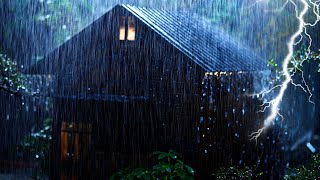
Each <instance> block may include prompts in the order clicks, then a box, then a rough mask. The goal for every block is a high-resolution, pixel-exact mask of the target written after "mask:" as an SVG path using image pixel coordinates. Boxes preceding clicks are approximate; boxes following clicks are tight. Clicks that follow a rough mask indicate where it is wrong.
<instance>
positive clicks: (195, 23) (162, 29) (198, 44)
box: [27, 5, 267, 73]
mask: <svg viewBox="0 0 320 180" xmlns="http://www.w3.org/2000/svg"><path fill="white" fill-rule="evenodd" d="M115 8H123V9H125V10H126V11H128V12H130V13H131V14H133V15H134V16H136V17H137V18H138V19H139V20H141V21H142V22H143V23H145V24H146V25H147V26H148V27H149V28H151V29H152V30H154V31H155V32H156V33H158V34H159V35H160V36H162V37H163V38H164V39H165V40H167V41H168V43H170V44H172V45H173V46H174V47H176V48H177V49H179V50H180V51H181V52H182V53H183V54H185V55H186V56H188V57H189V58H190V59H192V60H193V61H194V62H195V63H197V64H198V65H200V66H201V67H202V68H203V69H204V70H205V71H209V72H216V71H259V70H265V69H266V68H267V65H266V62H265V61H264V60H262V59H261V58H260V57H259V56H257V55H256V54H255V53H254V52H252V50H250V49H248V48H247V47H245V46H243V45H242V44H240V43H238V42H236V41H235V40H233V39H232V38H231V37H230V36H229V35H227V34H226V33H225V32H223V31H221V30H219V29H218V28H216V27H214V26H212V25H210V24H208V23H207V22H206V21H204V20H203V19H202V18H201V17H198V16H196V15H194V14H190V13H187V12H179V11H166V10H160V9H152V8H143V7H136V6H130V5H117V6H115V7H113V8H112V9H115ZM112 9H111V10H109V11H108V12H110V11H112ZM108 12H107V13H105V15H103V16H102V17H101V18H99V19H98V20H96V21H94V22H93V23H92V24H90V25H89V26H88V27H86V28H84V29H83V30H82V31H80V32H79V33H78V34H76V35H75V36H73V37H72V38H71V39H69V40H68V41H67V42H65V43H64V44H62V45H61V46H60V47H58V48H57V49H55V50H53V51H52V52H51V53H49V54H48V55H47V56H45V58H44V60H41V61H39V62H37V63H36V64H35V65H33V66H31V68H28V69H27V72H28V73H39V72H41V73H52V71H54V70H55V68H52V67H56V66H57V65H53V64H54V63H55V64H60V65H62V64H61V63H60V62H59V63H57V62H51V61H52V59H55V58H50V57H54V56H58V55H57V54H59V52H60V51H62V50H61V49H63V48H68V47H69V49H70V50H73V51H80V50H77V49H76V48H74V46H73V45H72V44H73V43H77V38H80V36H86V35H85V34H86V33H87V32H90V30H89V29H94V28H95V26H98V27H97V28H101V27H99V26H101V25H100V22H101V21H103V20H104V19H106V18H104V17H105V16H107V15H108ZM86 30H88V31H86ZM88 37H90V36H86V37H85V38H88ZM50 59H51V61H50ZM59 61H62V62H64V60H61V59H59ZM44 67H47V69H45V68H44ZM47 71H48V72H47ZM49 71H50V72H49Z"/></svg>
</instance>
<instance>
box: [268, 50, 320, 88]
mask: <svg viewBox="0 0 320 180" xmlns="http://www.w3.org/2000/svg"><path fill="white" fill-rule="evenodd" d="M312 61H315V62H316V63H317V64H318V72H320V52H314V51H308V49H307V48H305V47H301V48H300V49H298V50H296V51H295V52H294V54H293V57H292V58H291V60H290V62H289V64H288V70H289V73H290V74H291V75H292V76H293V75H294V74H295V73H298V74H299V73H301V72H303V70H304V63H310V62H312ZM268 66H269V67H270V69H271V72H272V77H271V84H272V85H278V84H280V83H282V81H283V79H284V74H283V71H282V69H280V67H279V66H278V64H277V63H276V61H275V60H274V59H271V60H269V61H268Z"/></svg>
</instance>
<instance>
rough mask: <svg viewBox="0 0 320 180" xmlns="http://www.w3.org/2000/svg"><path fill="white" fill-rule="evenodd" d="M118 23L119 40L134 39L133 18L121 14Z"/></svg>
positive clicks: (134, 27)
mask: <svg viewBox="0 0 320 180" xmlns="http://www.w3.org/2000/svg"><path fill="white" fill-rule="evenodd" d="M119 25H120V26H119V40H121V41H124V40H128V41H134V40H135V36H136V26H135V20H134V18H133V17H132V16H121V17H120V23H119Z"/></svg>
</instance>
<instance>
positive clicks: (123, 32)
mask: <svg viewBox="0 0 320 180" xmlns="http://www.w3.org/2000/svg"><path fill="white" fill-rule="evenodd" d="M125 24H126V17H125V16H121V17H120V28H119V34H120V36H119V39H120V40H122V41H123V40H125V39H126V28H125Z"/></svg>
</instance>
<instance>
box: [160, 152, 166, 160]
mask: <svg viewBox="0 0 320 180" xmlns="http://www.w3.org/2000/svg"><path fill="white" fill-rule="evenodd" d="M165 157H168V154H167V153H161V154H159V156H158V160H161V159H163V158H165Z"/></svg>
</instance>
